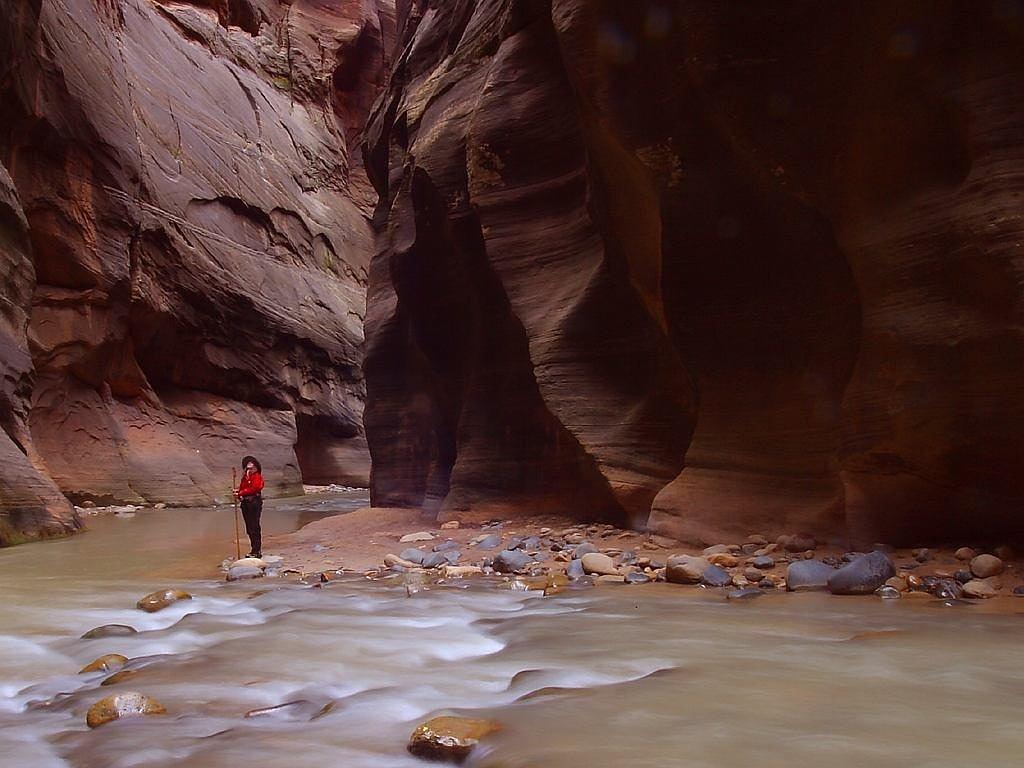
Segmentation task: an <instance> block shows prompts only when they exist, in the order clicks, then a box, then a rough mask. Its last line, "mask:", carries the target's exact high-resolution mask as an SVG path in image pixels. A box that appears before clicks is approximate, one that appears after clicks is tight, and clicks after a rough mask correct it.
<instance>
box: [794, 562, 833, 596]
mask: <svg viewBox="0 0 1024 768" xmlns="http://www.w3.org/2000/svg"><path fill="white" fill-rule="evenodd" d="M835 572H836V569H835V568H833V567H832V566H830V565H827V564H825V563H823V562H821V560H797V561H796V562H793V563H790V564H789V567H788V568H787V569H786V589H787V590H788V591H790V592H809V591H812V590H818V589H828V580H829V578H830V577H831V576H832V574H833V573H835Z"/></svg>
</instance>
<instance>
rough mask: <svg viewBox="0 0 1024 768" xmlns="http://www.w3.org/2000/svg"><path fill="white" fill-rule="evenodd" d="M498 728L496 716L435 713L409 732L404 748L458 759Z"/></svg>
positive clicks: (432, 756)
mask: <svg viewBox="0 0 1024 768" xmlns="http://www.w3.org/2000/svg"><path fill="white" fill-rule="evenodd" d="M500 730H501V724H500V723H498V722H497V721H495V720H477V719H474V718H469V717H435V718H433V719H431V720H428V721H427V722H425V723H423V724H422V725H420V726H419V727H418V728H417V729H416V730H415V731H413V732H412V735H411V736H410V737H409V745H408V747H407V748H408V750H409V752H411V753H412V754H414V755H416V756H417V757H423V758H426V759H428V760H443V761H447V762H452V763H461V762H462V761H463V760H465V759H466V758H467V757H469V753H470V752H472V751H473V748H474V747H476V745H477V744H478V743H479V742H480V740H481V739H483V738H484V737H486V736H488V735H489V734H491V733H495V732H496V731H500Z"/></svg>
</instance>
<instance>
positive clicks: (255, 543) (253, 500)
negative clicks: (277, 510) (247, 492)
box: [242, 496, 263, 555]
mask: <svg viewBox="0 0 1024 768" xmlns="http://www.w3.org/2000/svg"><path fill="white" fill-rule="evenodd" d="M261 512H263V497H261V496H255V497H253V496H248V497H246V498H243V499H242V519H244V520H245V532H246V533H247V534H249V546H250V547H251V549H250V550H249V551H250V552H252V553H253V554H255V555H258V554H260V553H261V552H262V551H263V550H262V548H261V547H262V545H263V539H262V538H261V535H260V513H261Z"/></svg>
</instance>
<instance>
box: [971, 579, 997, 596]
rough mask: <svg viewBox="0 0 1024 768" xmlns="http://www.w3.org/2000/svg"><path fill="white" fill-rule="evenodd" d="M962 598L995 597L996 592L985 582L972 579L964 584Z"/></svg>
mask: <svg viewBox="0 0 1024 768" xmlns="http://www.w3.org/2000/svg"><path fill="white" fill-rule="evenodd" d="M963 595H964V597H974V598H978V599H984V598H987V597H995V596H996V590H995V588H994V587H993V586H992V585H991V584H989V583H988V582H987V581H983V580H982V579H974V580H973V581H968V582H967V583H966V584H964V592H963Z"/></svg>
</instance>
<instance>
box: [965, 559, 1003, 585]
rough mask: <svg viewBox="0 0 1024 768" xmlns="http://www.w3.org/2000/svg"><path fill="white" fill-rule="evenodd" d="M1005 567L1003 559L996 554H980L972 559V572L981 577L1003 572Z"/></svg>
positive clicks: (984, 577)
mask: <svg viewBox="0 0 1024 768" xmlns="http://www.w3.org/2000/svg"><path fill="white" fill-rule="evenodd" d="M1003 568H1004V566H1003V561H1002V560H1000V559H999V558H998V557H996V556H995V555H978V556H977V557H975V558H973V559H972V560H971V573H973V574H974V575H975V576H977V577H978V578H979V579H987V578H988V577H989V576H995V575H996V574H998V573H1002V572H1003Z"/></svg>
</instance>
